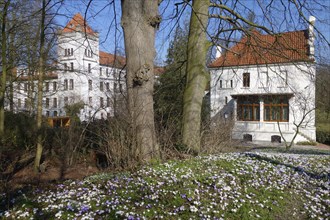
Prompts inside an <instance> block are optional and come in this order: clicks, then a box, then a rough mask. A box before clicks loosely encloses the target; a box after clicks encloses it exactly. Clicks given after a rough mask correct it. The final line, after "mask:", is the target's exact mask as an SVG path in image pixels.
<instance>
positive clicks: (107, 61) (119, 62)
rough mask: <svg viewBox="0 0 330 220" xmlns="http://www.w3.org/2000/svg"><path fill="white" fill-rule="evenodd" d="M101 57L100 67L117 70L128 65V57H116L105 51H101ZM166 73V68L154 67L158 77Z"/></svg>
mask: <svg viewBox="0 0 330 220" xmlns="http://www.w3.org/2000/svg"><path fill="white" fill-rule="evenodd" d="M99 55H100V59H99V63H100V65H104V66H111V67H117V68H124V67H125V65H126V57H123V56H119V55H114V54H111V53H107V52H104V51H100V52H99ZM164 71H165V69H164V67H160V66H154V74H155V75H156V76H157V75H161V74H162V73H164Z"/></svg>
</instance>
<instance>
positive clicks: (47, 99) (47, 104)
mask: <svg viewBox="0 0 330 220" xmlns="http://www.w3.org/2000/svg"><path fill="white" fill-rule="evenodd" d="M45 107H46V108H49V98H46V103H45Z"/></svg>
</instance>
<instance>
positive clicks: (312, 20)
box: [308, 16, 316, 59]
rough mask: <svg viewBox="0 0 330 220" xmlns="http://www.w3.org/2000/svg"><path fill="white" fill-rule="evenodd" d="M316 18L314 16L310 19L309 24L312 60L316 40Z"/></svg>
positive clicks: (309, 44) (310, 55) (309, 43)
mask: <svg viewBox="0 0 330 220" xmlns="http://www.w3.org/2000/svg"><path fill="white" fill-rule="evenodd" d="M315 20H316V18H315V17H314V16H310V17H309V22H308V24H309V25H308V46H309V57H310V58H311V59H313V58H314V52H315V51H314V40H315V33H314V26H315Z"/></svg>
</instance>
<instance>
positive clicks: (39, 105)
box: [34, 0, 46, 172]
mask: <svg viewBox="0 0 330 220" xmlns="http://www.w3.org/2000/svg"><path fill="white" fill-rule="evenodd" d="M45 19H46V0H43V1H42V10H41V21H40V48H39V51H40V53H39V68H38V70H39V71H38V74H39V76H38V100H37V120H36V123H37V131H38V135H37V152H36V157H35V161H34V170H35V172H39V171H40V161H41V156H42V151H43V134H42V131H41V130H42V97H43V77H44V72H45V59H44V56H45V53H44V47H45Z"/></svg>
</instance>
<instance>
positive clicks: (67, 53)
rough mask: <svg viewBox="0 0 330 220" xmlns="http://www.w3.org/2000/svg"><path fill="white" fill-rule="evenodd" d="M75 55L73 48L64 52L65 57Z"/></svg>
mask: <svg viewBox="0 0 330 220" xmlns="http://www.w3.org/2000/svg"><path fill="white" fill-rule="evenodd" d="M72 55H73V48H67V49H65V50H64V56H66V57H68V56H72Z"/></svg>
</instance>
